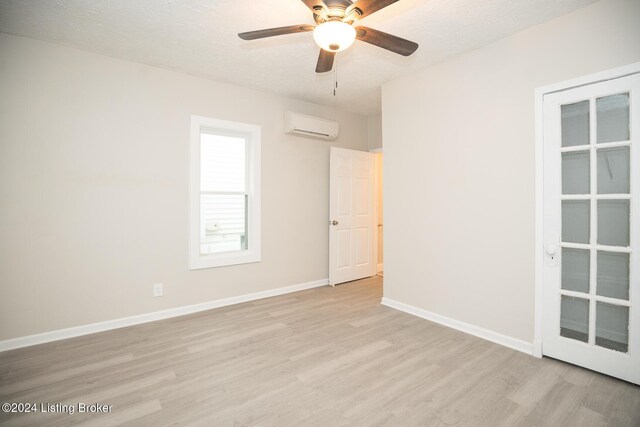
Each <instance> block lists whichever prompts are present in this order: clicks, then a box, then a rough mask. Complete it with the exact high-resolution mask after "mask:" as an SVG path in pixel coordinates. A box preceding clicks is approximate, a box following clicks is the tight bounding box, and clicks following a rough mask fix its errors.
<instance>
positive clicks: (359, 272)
mask: <svg viewBox="0 0 640 427" xmlns="http://www.w3.org/2000/svg"><path fill="white" fill-rule="evenodd" d="M374 191H375V155H373V154H371V153H367V152H364V151H355V150H347V149H344V148H336V147H331V153H330V172H329V215H330V217H329V284H330V285H331V286H334V285H337V284H338V283H343V282H349V281H351V280H356V279H362V278H363V277H369V276H373V275H375V274H376V270H377V262H376V260H375V259H374V234H373V233H374V231H375V232H377V227H376V225H375V220H376V218H375V211H374V209H375V204H374V203H375V193H374Z"/></svg>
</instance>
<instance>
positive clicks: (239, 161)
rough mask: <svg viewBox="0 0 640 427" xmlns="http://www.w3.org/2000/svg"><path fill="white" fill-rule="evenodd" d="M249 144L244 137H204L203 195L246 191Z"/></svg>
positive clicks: (201, 167)
mask: <svg viewBox="0 0 640 427" xmlns="http://www.w3.org/2000/svg"><path fill="white" fill-rule="evenodd" d="M245 149H246V140H245V139H244V138H240V137H233V136H222V135H209V134H206V133H203V134H202V135H201V137H200V191H221V192H240V193H244V192H245V190H246V183H245V180H246V155H245Z"/></svg>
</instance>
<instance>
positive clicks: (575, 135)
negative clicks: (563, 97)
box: [561, 101, 589, 147]
mask: <svg viewBox="0 0 640 427" xmlns="http://www.w3.org/2000/svg"><path fill="white" fill-rule="evenodd" d="M561 115H562V146H563V147H571V146H574V145H588V144H589V101H582V102H576V103H575V104H567V105H563V106H562V107H561Z"/></svg>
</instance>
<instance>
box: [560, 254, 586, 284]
mask: <svg viewBox="0 0 640 427" xmlns="http://www.w3.org/2000/svg"><path fill="white" fill-rule="evenodd" d="M589 258H590V254H589V251H588V250H585V249H571V248H562V289H566V290H568V291H576V292H585V293H588V292H589V265H590V259H589Z"/></svg>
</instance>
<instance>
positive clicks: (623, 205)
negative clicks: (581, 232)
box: [598, 200, 630, 247]
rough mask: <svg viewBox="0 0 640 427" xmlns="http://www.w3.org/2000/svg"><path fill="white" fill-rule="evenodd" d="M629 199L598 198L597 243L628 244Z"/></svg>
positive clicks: (610, 244) (624, 245) (625, 245)
mask: <svg viewBox="0 0 640 427" xmlns="http://www.w3.org/2000/svg"><path fill="white" fill-rule="evenodd" d="M629 237H630V235H629V200H598V243H599V244H601V245H609V246H623V247H627V246H629Z"/></svg>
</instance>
